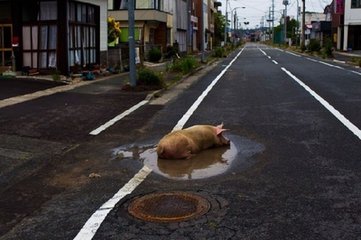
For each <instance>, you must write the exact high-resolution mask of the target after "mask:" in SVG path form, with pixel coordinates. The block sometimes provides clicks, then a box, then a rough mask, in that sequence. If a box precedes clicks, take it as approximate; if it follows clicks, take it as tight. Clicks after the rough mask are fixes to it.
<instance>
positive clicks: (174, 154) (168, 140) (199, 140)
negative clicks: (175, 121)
mask: <svg viewBox="0 0 361 240" xmlns="http://www.w3.org/2000/svg"><path fill="white" fill-rule="evenodd" d="M226 130H227V129H224V128H223V124H221V125H218V126H211V125H194V126H192V127H189V128H186V129H182V130H177V131H174V132H171V133H169V134H167V135H165V136H164V137H163V138H162V139H161V140H160V141H159V143H158V146H157V154H158V157H159V158H164V159H182V158H186V159H189V158H190V157H192V155H194V154H196V153H198V152H200V151H202V150H205V149H207V148H212V147H220V146H229V145H230V142H229V140H228V139H226V138H225V137H224V136H223V135H222V133H223V132H224V131H226Z"/></svg>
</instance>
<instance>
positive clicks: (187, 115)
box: [172, 48, 244, 131]
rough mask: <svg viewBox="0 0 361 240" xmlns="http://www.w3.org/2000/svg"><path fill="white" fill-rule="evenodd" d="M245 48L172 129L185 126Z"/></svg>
mask: <svg viewBox="0 0 361 240" xmlns="http://www.w3.org/2000/svg"><path fill="white" fill-rule="evenodd" d="M243 50H244V48H242V49H241V50H240V51H239V53H238V54H237V55H236V56H235V57H234V58H233V60H232V61H231V62H230V63H229V64H228V65H227V66H226V67H225V68H224V69H223V71H222V72H221V73H220V74H218V76H217V77H216V78H215V79H214V80H213V81H212V82H211V84H210V85H209V86H208V87H207V88H206V90H204V91H203V93H202V94H201V95H200V96H199V97H198V99H197V100H196V101H195V102H194V103H193V105H192V106H191V107H190V108H189V109H188V111H187V112H186V113H185V114H184V115H183V117H182V118H181V119H180V120H179V121H178V123H177V124H176V125H175V126H174V128H173V130H172V131H176V130H180V129H182V128H183V127H184V125H185V124H186V122H187V121H188V120H189V118H190V117H191V116H192V114H193V113H194V111H195V110H196V109H197V108H198V107H199V105H200V104H201V102H202V101H203V99H204V98H205V97H206V96H207V94H208V93H209V92H210V91H211V90H212V88H213V87H214V85H216V83H217V82H218V81H219V79H220V78H221V77H222V76H223V75H224V74H225V73H226V71H227V70H228V68H229V67H230V66H231V65H232V64H233V63H234V61H236V59H237V58H238V57H239V55H241V53H242V52H243Z"/></svg>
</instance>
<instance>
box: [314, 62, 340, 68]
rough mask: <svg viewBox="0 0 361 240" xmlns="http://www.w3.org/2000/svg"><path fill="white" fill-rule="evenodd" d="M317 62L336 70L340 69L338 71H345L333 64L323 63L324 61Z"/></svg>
mask: <svg viewBox="0 0 361 240" xmlns="http://www.w3.org/2000/svg"><path fill="white" fill-rule="evenodd" d="M317 62H319V63H321V64H324V65H326V66H329V67H334V68H338V69H342V70H343V69H344V68H343V67H340V66H336V65H333V64H329V63H326V62H322V61H317Z"/></svg>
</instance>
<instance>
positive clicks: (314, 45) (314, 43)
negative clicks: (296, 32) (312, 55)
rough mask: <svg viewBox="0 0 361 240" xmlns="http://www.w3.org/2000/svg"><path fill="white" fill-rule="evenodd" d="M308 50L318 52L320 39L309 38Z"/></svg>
mask: <svg viewBox="0 0 361 240" xmlns="http://www.w3.org/2000/svg"><path fill="white" fill-rule="evenodd" d="M308 50H309V51H311V52H319V51H320V50H321V45H320V41H318V40H316V39H311V41H310V44H309V45H308Z"/></svg>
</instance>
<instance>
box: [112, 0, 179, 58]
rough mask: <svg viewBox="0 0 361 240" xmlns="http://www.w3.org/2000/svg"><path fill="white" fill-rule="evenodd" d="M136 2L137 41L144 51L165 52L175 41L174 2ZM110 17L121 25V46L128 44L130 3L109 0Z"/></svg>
mask: <svg viewBox="0 0 361 240" xmlns="http://www.w3.org/2000/svg"><path fill="white" fill-rule="evenodd" d="M134 2H135V8H134V9H135V11H134V18H135V29H134V32H135V41H136V42H137V44H138V46H140V47H141V48H142V51H144V52H147V50H149V49H150V48H152V47H158V48H160V49H161V51H162V52H165V50H166V48H167V45H170V44H171V43H172V41H173V37H172V29H173V12H174V10H175V6H176V4H175V2H174V0H161V1H160V0H136V1H134ZM108 15H109V16H112V17H114V18H115V20H116V21H117V22H119V23H120V28H121V34H120V38H119V42H120V44H125V43H127V42H128V1H127V0H108Z"/></svg>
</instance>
